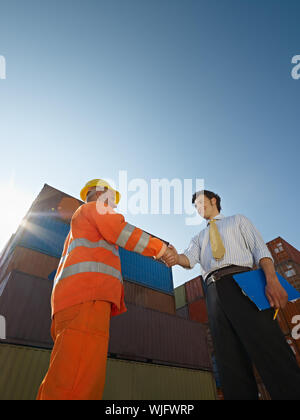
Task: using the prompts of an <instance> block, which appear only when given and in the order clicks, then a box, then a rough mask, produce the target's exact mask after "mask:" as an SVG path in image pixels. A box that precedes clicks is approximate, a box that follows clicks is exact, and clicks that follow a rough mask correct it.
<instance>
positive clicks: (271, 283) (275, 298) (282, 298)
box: [266, 274, 288, 309]
mask: <svg viewBox="0 0 300 420" xmlns="http://www.w3.org/2000/svg"><path fill="white" fill-rule="evenodd" d="M266 279H267V287H266V296H267V299H268V301H269V303H270V305H271V307H272V308H274V309H280V308H281V309H283V308H284V307H285V306H286V304H287V303H288V294H287V292H286V291H285V290H284V288H283V287H282V286H281V284H280V282H279V280H278V277H277V275H276V274H275V275H272V276H269V277H267V278H266Z"/></svg>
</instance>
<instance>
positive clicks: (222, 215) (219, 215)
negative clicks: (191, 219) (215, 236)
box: [207, 213, 225, 226]
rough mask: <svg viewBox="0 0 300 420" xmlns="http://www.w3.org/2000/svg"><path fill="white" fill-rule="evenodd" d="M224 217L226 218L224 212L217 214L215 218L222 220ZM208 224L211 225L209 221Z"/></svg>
mask: <svg viewBox="0 0 300 420" xmlns="http://www.w3.org/2000/svg"><path fill="white" fill-rule="evenodd" d="M224 218H225V216H224V214H222V213H219V214H218V215H217V216H215V217H214V220H221V219H224ZM207 226H209V222H207Z"/></svg>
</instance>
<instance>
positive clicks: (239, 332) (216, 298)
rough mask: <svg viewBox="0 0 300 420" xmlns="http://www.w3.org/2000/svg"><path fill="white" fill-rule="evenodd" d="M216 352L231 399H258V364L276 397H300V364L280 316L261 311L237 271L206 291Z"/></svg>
mask: <svg viewBox="0 0 300 420" xmlns="http://www.w3.org/2000/svg"><path fill="white" fill-rule="evenodd" d="M206 303H207V309H208V315H209V323H210V328H211V334H212V339H213V343H214V348H215V356H216V360H217V366H218V370H219V375H220V381H221V384H222V390H223V393H224V397H225V400H257V399H258V390H257V385H256V381H255V378H254V374H253V369H252V364H253V363H254V365H255V366H256V368H257V370H258V372H259V374H260V376H261V378H262V380H263V382H264V384H265V386H266V388H267V390H268V392H269V394H270V395H271V398H272V399H273V400H300V368H299V367H298V364H297V362H296V358H295V355H294V353H293V352H292V350H291V349H290V347H289V345H288V344H287V342H286V340H285V338H284V335H283V333H282V332H281V330H280V327H279V326H278V323H277V322H276V321H273V317H274V310H273V309H269V310H266V311H259V310H258V309H257V307H256V306H255V305H254V303H253V302H251V300H250V299H249V298H248V297H246V296H245V295H244V294H243V293H242V291H241V289H240V288H239V286H238V285H237V283H236V282H235V281H234V279H233V277H232V276H226V277H223V278H221V279H220V280H218V281H217V282H216V283H213V284H211V285H210V286H209V287H208V288H207V290H206Z"/></svg>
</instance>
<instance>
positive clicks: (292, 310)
mask: <svg viewBox="0 0 300 420" xmlns="http://www.w3.org/2000/svg"><path fill="white" fill-rule="evenodd" d="M281 312H282V314H283V315H284V318H285V320H286V322H287V325H288V327H289V330H290V332H292V331H293V330H294V329H295V328H297V325H298V324H299V318H300V300H297V301H296V302H288V304H287V305H286V307H285V308H284V309H282V311H281Z"/></svg>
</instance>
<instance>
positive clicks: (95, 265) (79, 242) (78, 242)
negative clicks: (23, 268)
mask: <svg viewBox="0 0 300 420" xmlns="http://www.w3.org/2000/svg"><path fill="white" fill-rule="evenodd" d="M78 247H85V248H104V249H107V250H108V251H111V252H112V253H113V254H114V255H115V256H116V257H120V254H119V250H118V249H116V247H115V246H114V245H112V244H109V243H108V242H106V241H105V240H103V239H101V240H100V241H97V242H92V241H89V240H88V239H85V238H78V239H74V240H73V241H72V242H71V243H70V245H69V247H68V250H67V253H66V255H65V256H63V257H61V259H60V262H59V265H58V270H59V268H60V267H62V269H61V272H60V273H59V275H58V276H57V277H56V278H55V281H54V285H53V287H55V286H56V284H57V283H58V282H59V281H60V280H61V279H63V278H65V277H68V276H72V275H73V274H78V273H81V272H92V273H103V274H109V275H111V276H113V277H116V278H118V279H119V280H120V282H121V283H123V278H122V274H121V273H120V271H119V270H117V269H115V268H113V267H111V266H109V265H106V264H103V263H99V262H82V263H78V264H73V265H71V266H69V267H66V268H64V264H65V262H66V259H67V257H68V256H69V255H70V253H71V252H72V251H74V249H75V248H78ZM84 264H85V265H86V264H89V266H91V267H92V269H91V270H86V269H84V270H83V271H76V267H78V266H80V267H79V268H83V267H86V266H84ZM72 267H73V268H72ZM71 268H72V269H71ZM101 269H102V270H103V271H101ZM66 272H67V274H65V273H66ZM70 272H71V274H69V273H70ZM111 273H112V274H111Z"/></svg>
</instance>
